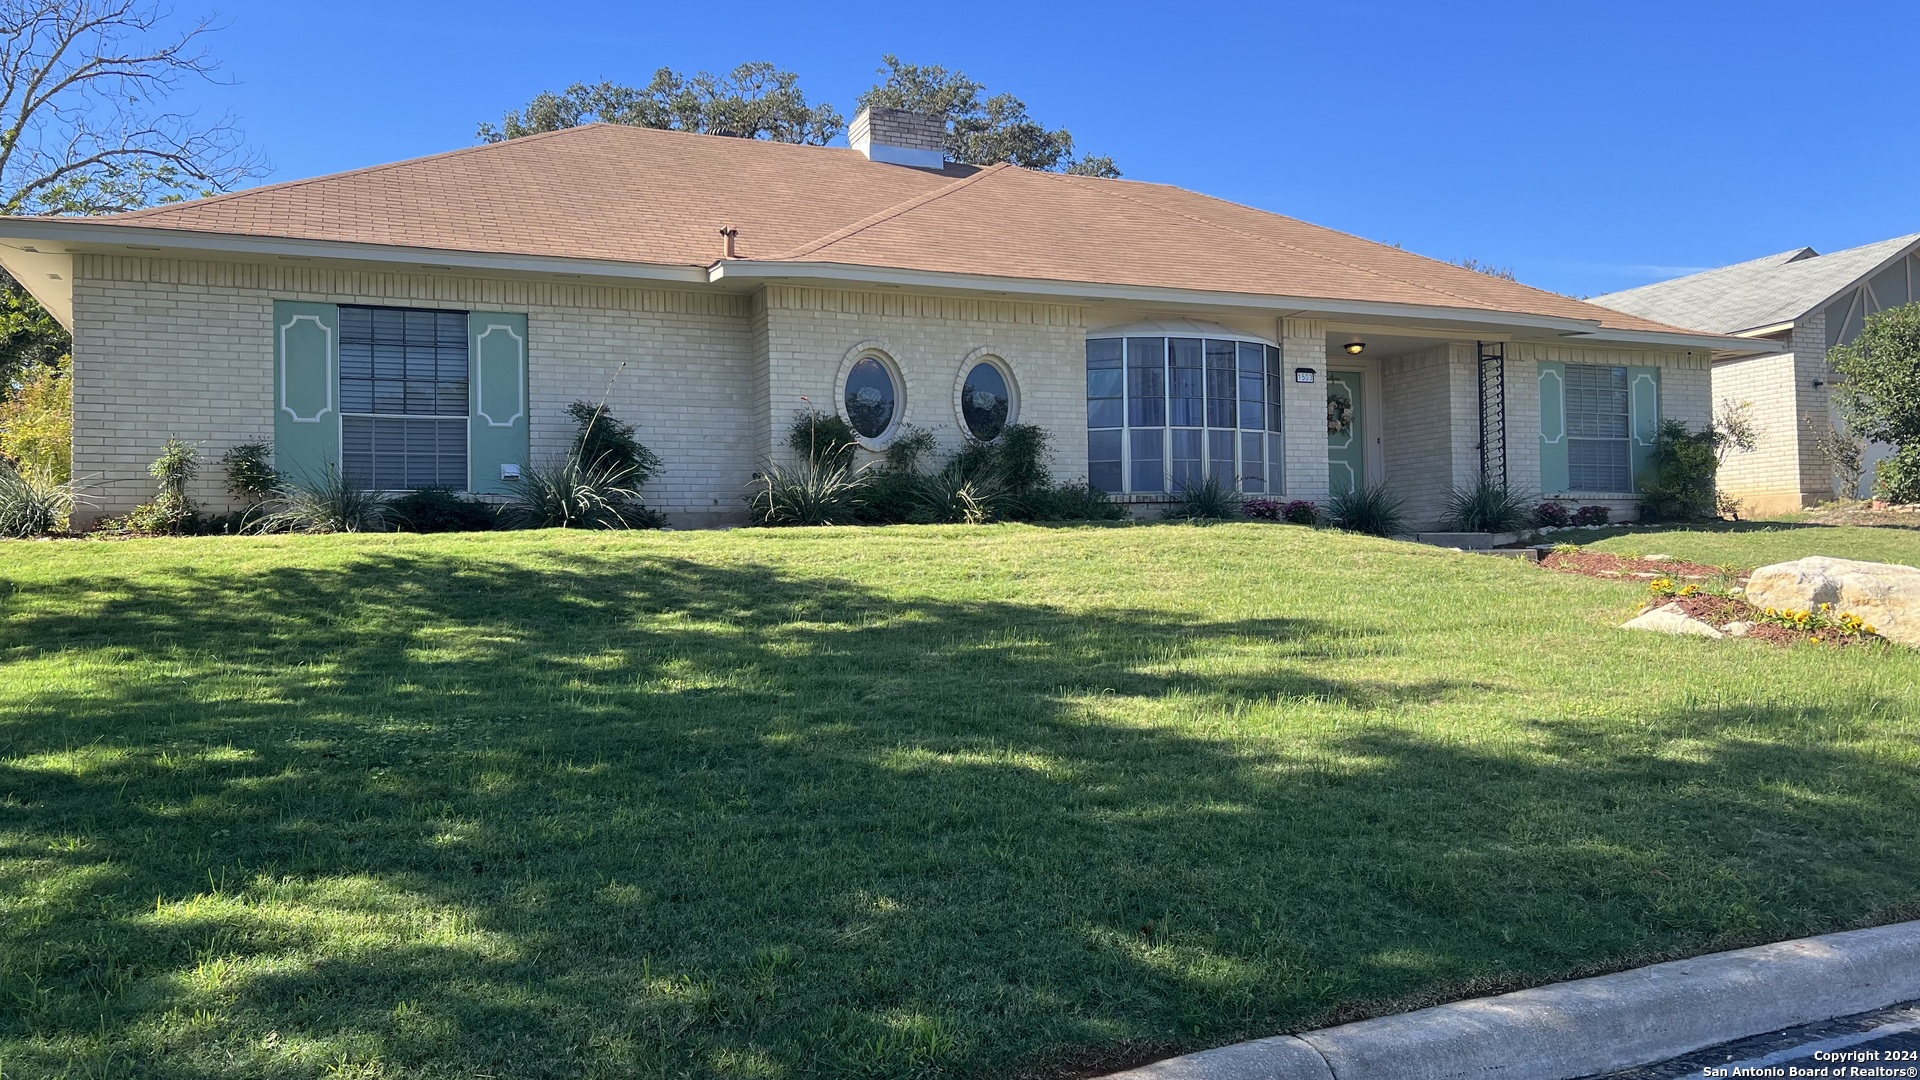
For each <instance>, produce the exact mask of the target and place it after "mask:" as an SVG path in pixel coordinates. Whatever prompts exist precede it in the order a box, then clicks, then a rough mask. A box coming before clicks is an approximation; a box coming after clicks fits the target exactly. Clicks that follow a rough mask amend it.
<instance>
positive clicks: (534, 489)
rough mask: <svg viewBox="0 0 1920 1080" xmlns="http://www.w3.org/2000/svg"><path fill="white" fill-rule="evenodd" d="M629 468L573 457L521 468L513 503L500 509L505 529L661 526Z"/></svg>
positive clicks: (660, 518)
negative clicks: (643, 497) (635, 483)
mask: <svg viewBox="0 0 1920 1080" xmlns="http://www.w3.org/2000/svg"><path fill="white" fill-rule="evenodd" d="M633 476H634V472H633V471H632V470H631V469H627V468H623V467H622V466H621V465H619V464H618V463H616V462H614V461H611V460H607V459H605V458H603V459H602V460H601V461H600V463H599V464H587V463H584V462H582V461H581V460H580V459H579V458H578V457H577V456H575V457H567V458H562V459H561V460H559V461H549V462H544V463H542V464H539V465H535V466H533V467H532V468H529V469H524V470H522V472H521V476H520V486H519V487H518V488H516V489H515V490H514V494H513V499H512V501H510V502H508V503H507V504H506V506H504V507H502V508H501V510H500V519H499V520H500V525H501V527H502V528H508V529H657V528H660V527H661V526H662V525H664V524H666V521H665V519H664V518H663V517H662V516H661V515H660V514H659V512H657V511H655V510H653V509H652V508H651V507H649V506H647V504H646V503H645V502H644V501H643V500H642V499H641V497H640V490H639V488H638V487H637V486H635V485H634V483H633V480H632V477H633Z"/></svg>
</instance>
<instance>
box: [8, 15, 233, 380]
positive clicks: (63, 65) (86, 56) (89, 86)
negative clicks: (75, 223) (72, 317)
mask: <svg viewBox="0 0 1920 1080" xmlns="http://www.w3.org/2000/svg"><path fill="white" fill-rule="evenodd" d="M212 29H213V27H212V26H211V24H209V23H207V22H205V21H201V22H194V23H188V24H184V25H176V24H174V23H173V22H172V20H171V18H170V16H169V14H168V12H167V10H166V9H165V8H164V7H162V6H161V5H160V3H158V2H157V0H0V214H111V213H117V212H120V211H124V210H134V209H138V208H140V207H142V206H147V205H150V204H152V203H156V202H171V201H174V200H177V199H182V198H189V197H192V196H194V195H200V194H209V193H211V192H214V191H219V190H223V189H225V188H228V187H230V186H232V185H234V184H236V183H238V182H240V181H242V180H244V179H247V178H249V177H252V176H256V175H258V174H259V173H260V171H261V169H260V164H259V161H258V160H257V159H256V158H255V157H254V156H253V155H252V154H251V152H249V151H248V149H247V148H246V146H245V145H244V144H243V143H242V142H241V140H240V138H239V135H238V133H237V132H236V130H235V128H234V126H233V124H232V122H231V121H230V120H229V119H228V118H227V117H224V116H222V117H217V118H213V119H211V120H202V119H200V118H197V117H195V116H192V115H190V114H183V113H178V112H173V111H170V110H169V109H168V108H167V105H166V99H167V97H168V95H169V94H170V93H172V92H173V91H174V90H176V89H178V88H179V87H180V86H181V85H182V84H183V83H185V82H187V81H190V80H195V79H209V78H213V77H214V76H215V71H216V65H215V64H214V62H213V61H212V60H211V59H210V58H209V57H208V56H207V54H206V53H205V52H204V51H203V49H202V44H203V41H204V39H205V37H206V35H207V34H208V33H209V32H210V31H211V30H212ZM70 347H71V340H70V339H69V338H68V336H67V332H66V331H65V330H64V329H62V328H61V326H60V324H59V323H57V322H56V321H54V319H53V317H52V316H50V315H48V314H47V312H46V311H45V310H44V309H43V308H41V306H40V304H39V302H38V301H36V300H34V298H33V297H32V295H31V294H29V293H28V292H27V291H26V290H25V289H24V288H22V287H21V286H20V284H19V282H17V281H15V280H14V279H13V278H12V277H11V276H9V275H7V274H6V273H5V272H4V271H0V398H4V397H6V396H8V395H9V394H10V393H12V392H13V389H14V388H15V387H18V386H20V385H23V380H24V379H25V378H27V376H28V374H29V373H30V372H31V371H32V370H33V369H34V368H36V367H38V366H47V365H52V364H54V363H56V362H57V361H58V360H59V359H60V357H61V356H63V355H64V354H66V352H67V351H68V350H69V348H70Z"/></svg>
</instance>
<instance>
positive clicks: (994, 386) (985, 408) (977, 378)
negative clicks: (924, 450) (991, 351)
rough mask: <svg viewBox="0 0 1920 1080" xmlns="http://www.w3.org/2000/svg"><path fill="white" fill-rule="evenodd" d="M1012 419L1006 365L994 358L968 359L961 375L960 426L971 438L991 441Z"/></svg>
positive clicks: (1009, 381) (1010, 384) (1011, 388)
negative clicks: (964, 370) (967, 363)
mask: <svg viewBox="0 0 1920 1080" xmlns="http://www.w3.org/2000/svg"><path fill="white" fill-rule="evenodd" d="M1013 422H1014V396H1013V379H1011V378H1010V377H1008V374H1007V370H1006V368H1004V367H1002V366H1001V362H1000V361H999V360H998V359H984V360H978V361H973V362H971V363H970V364H969V365H968V367H967V370H966V372H965V373H964V374H963V375H962V376H961V383H960V423H961V426H963V427H964V428H966V431H967V434H968V435H971V436H973V437H974V438H975V439H978V440H980V441H981V442H991V441H993V440H994V439H996V438H999V437H1000V433H1001V432H1002V431H1005V430H1006V429H1007V425H1008V424H1011V423H1013Z"/></svg>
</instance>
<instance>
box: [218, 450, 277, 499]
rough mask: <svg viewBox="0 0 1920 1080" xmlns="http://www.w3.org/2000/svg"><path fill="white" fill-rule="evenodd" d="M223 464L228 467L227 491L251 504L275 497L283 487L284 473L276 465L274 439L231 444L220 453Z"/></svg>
mask: <svg viewBox="0 0 1920 1080" xmlns="http://www.w3.org/2000/svg"><path fill="white" fill-rule="evenodd" d="M220 464H221V465H223V466H225V467H226V470H227V490H228V491H230V492H232V493H233V497H234V498H235V499H237V500H239V501H240V502H243V503H246V504H247V505H248V506H255V505H258V504H260V503H263V502H266V501H267V500H268V499H271V498H273V493H274V491H275V490H276V489H277V488H279V487H280V474H279V473H278V472H277V471H275V470H274V467H273V444H272V443H270V442H250V443H241V444H239V445H238V446H230V447H228V448H227V452H226V453H224V454H222V455H220Z"/></svg>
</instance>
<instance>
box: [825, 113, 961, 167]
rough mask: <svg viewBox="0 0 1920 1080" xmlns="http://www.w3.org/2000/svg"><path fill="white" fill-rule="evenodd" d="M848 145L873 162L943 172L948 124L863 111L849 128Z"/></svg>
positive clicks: (924, 116)
mask: <svg viewBox="0 0 1920 1080" xmlns="http://www.w3.org/2000/svg"><path fill="white" fill-rule="evenodd" d="M847 141H848V142H850V143H852V144H853V148H854V149H855V150H858V151H860V152H861V153H863V154H865V155H867V159H868V160H870V161H884V162H886V163H887V164H889V165H911V166H912V167H914V168H916V169H940V168H945V167H946V164H947V122H946V121H945V120H943V119H941V118H940V117H938V116H931V115H928V114H927V113H917V112H908V111H907V110H905V109H873V108H867V109H861V110H860V112H859V114H858V115H856V116H855V117H854V118H853V123H852V124H849V125H848V126H847Z"/></svg>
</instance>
